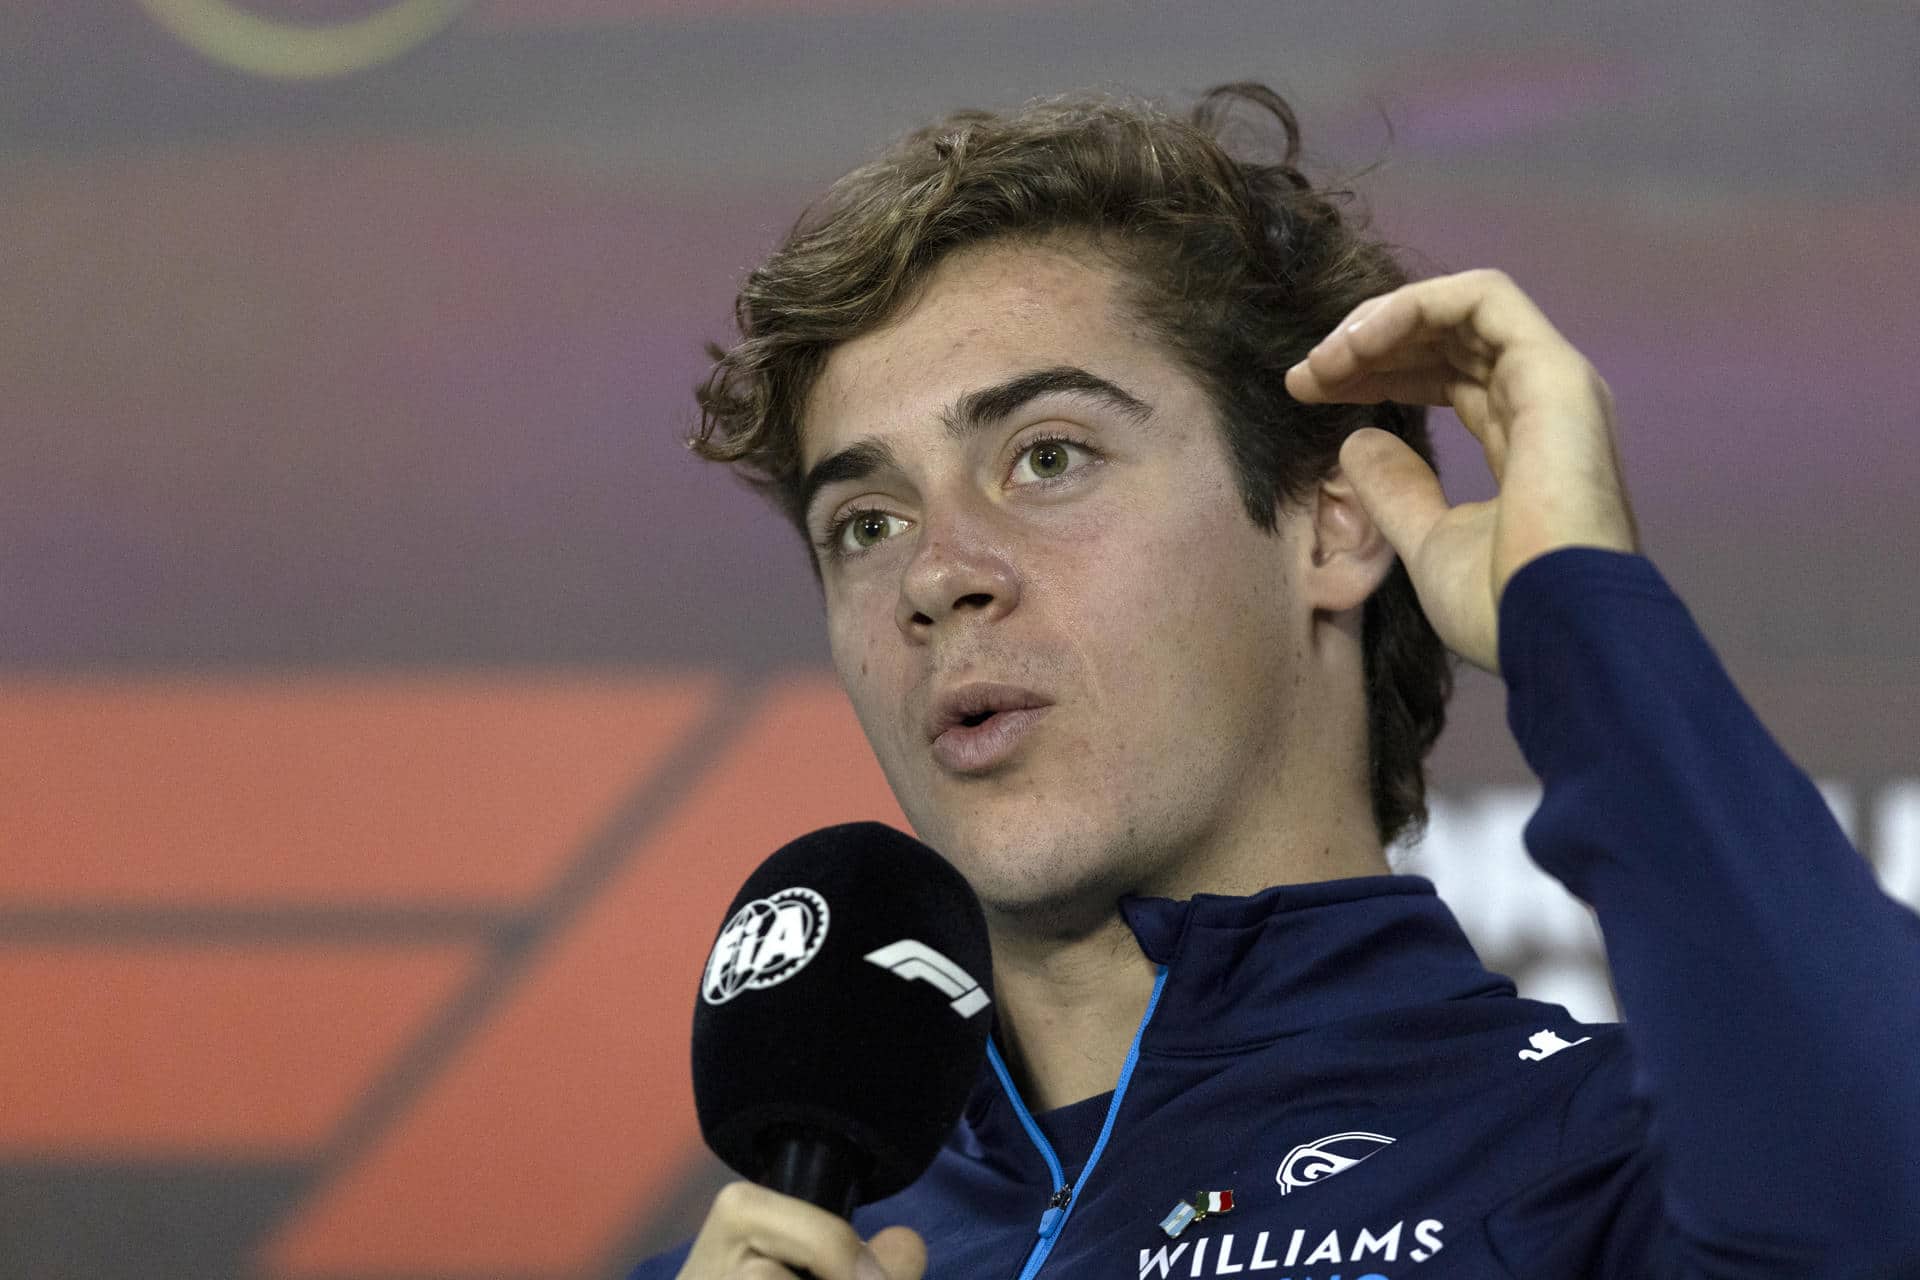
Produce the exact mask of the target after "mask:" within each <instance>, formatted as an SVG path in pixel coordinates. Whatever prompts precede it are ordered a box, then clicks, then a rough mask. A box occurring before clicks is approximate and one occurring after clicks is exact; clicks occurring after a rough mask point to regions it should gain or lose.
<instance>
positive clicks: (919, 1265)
mask: <svg viewBox="0 0 1920 1280" xmlns="http://www.w3.org/2000/svg"><path fill="white" fill-rule="evenodd" d="M867 1248H868V1249H869V1250H871V1251H872V1253H873V1256H874V1257H876V1258H878V1259H879V1260H880V1265H881V1266H883V1267H885V1268H886V1269H887V1280H920V1277H921V1276H922V1275H924V1274H925V1273H926V1270H927V1242H926V1241H924V1240H922V1239H921V1238H920V1235H919V1233H918V1232H916V1231H915V1230H913V1228H911V1227H888V1228H887V1229H886V1230H884V1231H881V1232H878V1233H876V1234H875V1235H874V1237H873V1239H871V1240H869V1241H867Z"/></svg>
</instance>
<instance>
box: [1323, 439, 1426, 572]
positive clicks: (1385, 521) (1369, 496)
mask: <svg viewBox="0 0 1920 1280" xmlns="http://www.w3.org/2000/svg"><path fill="white" fill-rule="evenodd" d="M1340 471H1341V473H1342V474H1343V475H1345V476H1346V477H1347V479H1348V480H1350V481H1352V483H1353V492H1354V496H1355V497H1357V498H1359V499H1360V505H1361V506H1362V507H1363V508H1365V510H1366V513H1367V518H1368V519H1370V520H1372V521H1373V523H1374V526H1375V527H1376V528H1378V529H1379V530H1380V532H1381V533H1382V534H1383V535H1384V536H1385V537H1386V539H1387V541H1388V542H1389V543H1391V544H1392V545H1393V549H1394V550H1395V551H1396V552H1398V553H1399V555H1400V559H1401V561H1402V562H1407V561H1409V560H1410V559H1411V558H1412V556H1413V553H1414V552H1415V551H1416V550H1417V549H1418V548H1419V547H1420V544H1421V543H1423V542H1425V541H1426V537H1427V534H1428V533H1430V532H1431V531H1432V529H1433V526H1434V525H1436V524H1438V523H1439V521H1440V517H1442V516H1444V515H1446V514H1447V495H1446V494H1445V493H1444V492H1443V491H1442V490H1441V488H1440V477H1439V476H1436V475H1435V474H1434V473H1433V468H1432V467H1430V466H1428V465H1427V464H1426V460H1425V459H1423V458H1421V456H1420V455H1419V454H1417V453H1415V452H1414V451H1413V446H1411V445H1409V444H1408V443H1407V442H1406V441H1405V440H1402V439H1401V438H1400V437H1399V436H1396V435H1394V434H1393V433H1392V432H1391V431H1382V430H1380V428H1378V427H1362V428H1360V430H1358V431H1356V432H1354V433H1353V434H1352V435H1350V436H1348V437H1347V439H1346V443H1345V444H1343V445H1341V446H1340Z"/></svg>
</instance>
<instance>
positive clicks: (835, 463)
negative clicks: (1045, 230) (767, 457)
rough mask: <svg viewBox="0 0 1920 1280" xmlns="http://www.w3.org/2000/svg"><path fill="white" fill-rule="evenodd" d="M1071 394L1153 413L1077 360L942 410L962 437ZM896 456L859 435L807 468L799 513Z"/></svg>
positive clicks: (1138, 415) (894, 462)
mask: <svg viewBox="0 0 1920 1280" xmlns="http://www.w3.org/2000/svg"><path fill="white" fill-rule="evenodd" d="M1048 395H1073V396H1079V397H1081V398H1083V399H1088V400H1093V401H1096V402H1098V403H1101V404H1104V405H1106V406H1107V407H1108V408H1111V409H1115V410H1118V411H1119V412H1120V413H1121V414H1122V415H1124V416H1126V417H1128V418H1132V419H1134V420H1135V421H1142V420H1144V419H1146V418H1149V417H1151V416H1152V415H1153V406H1152V405H1150V404H1148V403H1147V402H1146V401H1144V400H1142V399H1140V398H1139V397H1138V396H1136V395H1134V394H1133V393H1132V392H1130V391H1127V390H1126V389H1125V388H1123V387H1120V386H1119V385H1117V384H1115V383H1113V382H1110V381H1108V380H1107V379H1105V378H1103V377H1101V376H1100V375H1099V374H1097V373H1090V372H1088V371H1087V370H1085V369H1082V368H1079V367H1077V366H1075V365H1055V366H1053V367H1052V368H1048V369H1034V370H1032V371H1030V372H1028V373H1020V374H1015V375H1014V376H1013V377H1011V378H1007V379H1005V380H1003V381H1001V382H996V383H994V384H993V385H992V386H989V387H981V388H980V389H979V390H977V391H969V392H968V393H967V394H966V395H964V396H961V397H960V399H958V400H956V401H954V403H953V404H951V405H949V406H947V408H945V409H943V410H942V411H941V413H940V423H941V426H943V427H944V428H945V429H946V433H947V438H948V439H949V440H964V439H965V438H966V437H968V436H970V435H972V434H973V433H975V432H976V431H983V430H985V429H986V428H988V427H991V426H992V425H994V424H995V423H997V422H1004V421H1005V420H1006V419H1008V418H1010V417H1012V416H1013V415H1014V414H1016V413H1018V412H1020V410H1021V409H1023V408H1024V407H1026V405H1027V404H1029V403H1030V402H1032V401H1034V400H1038V399H1039V398H1040V397H1041V396H1048ZM898 465H899V459H898V458H897V457H896V456H895V454H894V452H893V450H892V449H891V448H889V447H888V446H887V444H886V443H885V442H884V441H880V440H872V439H868V440H862V441H859V442H858V443H856V444H851V445H848V446H847V447H846V448H844V449H841V450H840V451H839V452H837V453H830V454H828V455H827V456H826V457H824V458H822V459H820V461H818V462H816V463H814V464H813V466H812V467H811V468H809V469H808V471H807V474H806V478H805V479H804V480H802V481H801V482H800V512H801V514H802V516H803V517H805V516H811V515H812V513H813V500H814V497H815V496H816V495H817V494H818V493H819V492H820V490H821V489H823V488H825V487H826V486H827V485H830V484H837V483H838V482H840V481H842V480H864V479H866V478H867V477H868V476H870V475H872V474H873V473H874V472H876V471H881V470H884V469H886V468H889V467H897V466H898Z"/></svg>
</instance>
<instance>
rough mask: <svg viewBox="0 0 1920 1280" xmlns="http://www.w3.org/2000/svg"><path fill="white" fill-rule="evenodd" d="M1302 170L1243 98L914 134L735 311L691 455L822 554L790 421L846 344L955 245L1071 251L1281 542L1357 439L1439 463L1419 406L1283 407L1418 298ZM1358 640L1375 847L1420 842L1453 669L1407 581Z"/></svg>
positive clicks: (974, 118)
mask: <svg viewBox="0 0 1920 1280" xmlns="http://www.w3.org/2000/svg"><path fill="white" fill-rule="evenodd" d="M1241 104H1247V105H1250V106H1252V107H1254V108H1257V109H1258V111H1257V112H1256V118H1255V119H1254V120H1252V121H1242V120H1240V119H1238V118H1236V117H1235V115H1234V108H1235V107H1236V106H1239V105H1241ZM1262 114H1264V117H1265V118H1264V119H1263V118H1261V115H1262ZM1230 125H1232V126H1234V131H1233V132H1234V136H1235V139H1236V141H1237V140H1238V139H1239V138H1240V137H1241V136H1242V133H1243V132H1244V135H1245V136H1246V137H1247V138H1248V140H1250V141H1251V142H1252V143H1254V144H1255V146H1256V148H1257V147H1258V146H1259V145H1260V144H1262V143H1264V144H1265V145H1267V146H1268V147H1269V148H1271V146H1272V144H1273V143H1274V142H1275V141H1278V142H1280V144H1281V145H1280V146H1279V148H1278V154H1277V155H1268V156H1267V157H1266V158H1264V159H1263V158H1261V157H1260V156H1258V155H1248V156H1246V157H1244V158H1241V157H1236V156H1235V155H1234V154H1232V153H1230V151H1229V149H1228V146H1227V142H1226V138H1227V135H1228V131H1229V126H1230ZM1276 125H1277V127H1278V131H1279V135H1280V136H1279V137H1278V138H1277V139H1276V138H1275V136H1274V132H1273V130H1274V127H1275V126H1276ZM1243 127H1244V129H1243ZM1263 134H1264V136H1263ZM1299 164H1300V127H1299V124H1298V122H1297V120H1296V119H1295V117H1294V114H1293V110H1292V108H1291V107H1289V106H1288V105H1287V103H1286V101H1285V100H1284V99H1282V98H1281V97H1280V96H1279V95H1278V94H1276V93H1275V92H1273V90H1271V89H1268V88H1267V87H1265V86H1264V85H1259V84H1253V83H1234V84H1227V85H1221V86H1219V87H1218V88H1215V89H1212V90H1209V91H1208V92H1207V93H1205V94H1204V95H1202V96H1201V98H1200V99H1199V101H1198V102H1197V103H1196V104H1195V105H1194V106H1193V108H1192V110H1191V112H1190V113H1189V114H1188V115H1187V117H1186V118H1185V119H1182V118H1179V117H1177V116H1175V115H1172V114H1169V113H1168V112H1167V111H1165V110H1164V109H1162V108H1161V107H1159V106H1158V105H1156V104H1153V103H1149V102H1140V101H1135V100H1131V99H1123V98H1117V97H1114V96H1111V95H1106V94H1094V93H1077V94H1070V95H1064V96H1061V97H1055V98H1048V99H1043V100H1039V101H1036V102H1033V103H1029V104H1028V105H1027V106H1025V107H1023V108H1021V109H1020V110H1017V111H1014V112H1010V113H1005V114H1000V113H994V112H988V111H979V110H962V111H956V112H953V113H952V114H950V115H948V116H947V117H946V118H945V119H943V120H940V121H938V122H936V123H934V124H931V125H927V126H925V127H924V128H920V129H916V130H914V131H913V132H911V133H909V134H907V135H905V136H904V137H903V138H901V139H900V140H899V141H898V142H896V143H895V144H893V145H892V146H891V147H890V148H888V149H887V150H886V151H885V152H884V153H883V154H882V155H880V156H879V158H877V159H875V160H874V161H872V162H871V163H869V164H865V165H862V166H861V167H860V168H858V169H855V170H854V171H853V172H851V173H849V174H847V175H846V176H845V177H843V178H841V179H840V180H839V181H838V182H836V183H835V184H834V185H833V186H832V187H831V188H830V189H829V191H828V192H827V194H826V196H825V197H824V198H823V199H822V200H821V201H820V202H819V203H818V204H816V205H815V206H813V207H812V208H810V209H808V210H807V211H806V212H805V213H803V214H802V215H801V217H800V219H799V221H798V222H796V223H795V225H794V227H793V229H792V230H791V231H790V232H789V233H788V235H787V238H786V240H785V241H784V243H782V244H781V246H780V247H779V249H777V250H776V251H775V252H774V253H773V255H772V256H771V257H770V258H768V259H767V261H766V262H765V263H763V264H762V265H761V266H760V267H758V268H757V269H756V270H754V271H753V272H752V273H751V274H750V275H749V276H748V277H747V281H746V284H745V286H744V287H743V288H742V289H741V290H740V294H739V297H738V298H737V299H736V300H735V303H734V320H735V323H736V324H737V326H738V328H739V333H740V340H739V341H738V342H737V343H736V344H735V345H734V346H733V347H732V348H731V349H730V350H728V349H723V348H721V347H720V346H718V345H716V344H712V343H709V344H708V346H707V351H708V354H709V355H711V356H712V357H713V358H714V360H715V361H716V362H717V363H716V364H715V367H714V369H713V371H712V373H711V374H710V375H709V376H708V377H707V379H706V381H705V382H704V384H702V385H701V386H700V387H699V389H698V390H697V392H696V393H695V394H696V398H697V400H698V402H699V405H700V411H701V419H700V425H699V427H698V429H697V430H696V431H695V432H694V434H693V435H692V436H691V437H690V438H689V440H688V441H687V443H688V446H689V447H690V448H691V449H693V450H694V452H696V453H697V454H699V455H700V456H701V457H703V458H708V459H712V460H714V461H719V462H727V463H731V464H734V466H735V469H736V471H737V472H738V473H739V474H741V475H742V476H743V477H744V478H745V479H746V480H747V481H748V482H749V483H750V484H752V485H754V486H755V487H756V488H758V489H759V490H761V491H762V492H763V493H764V494H766V495H767V496H768V497H769V498H770V499H771V500H772V501H773V502H774V503H775V504H776V505H777V506H779V507H780V509H781V510H783V511H784V512H785V513H786V514H787V517H788V518H789V520H791V521H792V523H793V525H794V527H795V528H796V529H797V530H799V532H800V534H801V537H802V539H803V540H807V541H808V543H809V556H810V558H812V548H811V540H810V539H807V531H806V524H805V513H804V511H802V510H801V509H800V502H801V481H802V479H803V477H802V473H801V468H800V458H801V437H800V430H801V421H800V417H801V412H802V409H803V406H804V405H805V403H806V400H807V397H808V394H809V393H810V391H811V390H812V388H813V386H814V383H815V381H816V380H817V379H818V378H819V376H820V373H821V370H822V369H823V368H824V366H825V364H826V360H827V357H828V355H829V353H830V352H831V351H832V350H833V348H834V347H835V346H836V345H837V344H839V343H842V342H845V341H847V340H849V339H851V338H855V337H858V336H860V335H862V334H864V333H867V332H869V331H871V330H873V329H875V328H878V327H879V326H881V325H882V324H884V323H886V322H887V321H888V320H890V319H891V318H892V317H894V316H895V315H896V314H898V313H899V312H900V311H901V310H902V309H903V308H904V307H905V306H906V305H908V303H909V301H910V300H911V298H912V296H913V292H914V289H915V288H916V286H917V285H919V284H920V283H922V282H923V281H924V280H925V279H926V278H927V276H928V274H929V273H930V271H931V270H932V268H933V267H934V265H935V264H936V263H938V262H940V261H941V259H942V258H943V257H944V256H945V255H947V254H949V253H952V252H953V251H955V250H957V249H960V248H962V247H971V246H978V245H983V244H986V243H988V242H990V241H1002V242H1005V241H1011V240H1024V241H1038V240H1045V241H1052V240H1056V239H1059V238H1061V237H1070V238H1072V239H1073V240H1074V241H1075V242H1076V243H1078V244H1080V245H1081V246H1083V247H1084V248H1086V249H1088V250H1091V251H1093V252H1096V253H1098V254H1099V255H1101V256H1103V257H1104V258H1105V259H1106V260H1107V261H1108V262H1110V263H1111V264H1112V265H1113V266H1115V267H1116V268H1118V273H1119V276H1120V279H1121V280H1122V290H1123V292H1122V297H1123V298H1124V300H1125V302H1126V304H1127V305H1128V306H1129V307H1130V308H1131V310H1132V311H1133V313H1134V314H1135V315H1136V316H1137V317H1138V318H1139V319H1140V320H1141V321H1142V322H1143V323H1145V324H1146V325H1147V326H1148V328H1149V330H1150V331H1151V332H1153V333H1154V334H1155V336H1156V337H1157V338H1158V339H1159V340H1160V341H1161V342H1162V343H1164V344H1165V348H1166V350H1167V351H1168V352H1169V353H1170V354H1171V355H1172V356H1173V357H1174V358H1175V360H1176V361H1177V362H1178V363H1179V364H1180V365H1181V366H1182V367H1183V368H1184V369H1185V371H1186V372H1187V373H1188V374H1190V375H1191V376H1192V377H1193V378H1194V379H1195V380H1196V381H1197V382H1198V384H1199V385H1200V386H1201V387H1202V389H1203V390H1205V391H1206V392H1207V394H1208V396H1209V397H1210V399H1211V401H1212V403H1213V405H1214V408H1215V410H1216V412H1217V415H1218V420H1219V424H1220V429H1221V431H1222V433H1223V435H1224V437H1225V440H1226V442H1227V446H1228V450H1229V453H1230V455H1231V457H1232V460H1233V463H1234V467H1235V470H1236V472H1237V475H1238V481H1239V488H1240V494H1241V498H1242V500H1243V501H1244V503H1245V505H1246V509H1247V515H1248V516H1249V518H1251V519H1252V520H1253V522H1254V523H1255V524H1256V525H1257V526H1259V527H1260V528H1262V529H1265V530H1268V531H1269V532H1271V531H1273V530H1274V529H1275V526H1276V512H1277V510H1278V509H1279V508H1280V507H1282V506H1290V505H1291V504H1294V503H1297V502H1300V501H1302V500H1304V499H1306V498H1308V497H1310V496H1311V494H1312V493H1313V490H1314V488H1315V486H1316V485H1317V484H1318V483H1319V481H1320V480H1322V479H1323V478H1325V477H1326V476H1328V475H1329V474H1330V473H1331V472H1332V471H1333V469H1334V468H1335V467H1336V466H1337V464H1338V461H1339V456H1340V446H1341V444H1342V443H1343V442H1344V441H1345V440H1346V438H1347V436H1348V435H1350V434H1351V433H1352V432H1354V431H1355V430H1357V429H1359V428H1361V427H1368V426H1371V427H1381V428H1384V429H1385V430H1388V431H1391V432H1392V433H1393V434H1395V435H1397V436H1399V437H1400V438H1401V439H1403V440H1405V441H1407V442H1408V444H1410V445H1412V446H1413V448H1414V449H1415V450H1416V451H1418V452H1419V454H1420V455H1421V456H1422V457H1423V458H1425V459H1426V460H1427V461H1428V462H1429V463H1431V462H1432V461H1433V448H1432V443H1431V441H1430V440H1429V438H1428V434H1427V427H1426V409H1425V408H1424V407H1423V406H1407V405H1399V404H1392V403H1384V404H1377V405H1306V404H1302V403H1300V402H1299V401H1297V400H1295V399H1294V398H1293V397H1292V396H1290V395H1289V394H1288V393H1287V390H1286V387H1285V382H1284V379H1285V374H1286V371H1287V369H1288V368H1289V367H1290V366H1292V365H1293V364H1294V363H1295V362H1297V361H1298V360H1300V359H1301V358H1302V357H1304V356H1305V355H1306V353H1307V351H1308V349H1309V348H1311V347H1312V346H1313V345H1314V343H1316V342H1318V341H1319V339H1320V338H1321V337H1323V336H1324V335H1325V334H1327V333H1328V332H1329V331H1331V330H1332V328H1333V327H1334V325H1335V324H1337V323H1338V322H1339V321H1340V319H1341V318H1342V317H1344V316H1345V315H1346V314H1347V312H1348V311H1350V310H1351V309H1352V308H1353V307H1355V306H1356V305H1358V304H1359V303H1360V302H1361V301H1363V300H1364V299H1366V298H1369V297H1372V296H1374V295H1376V294H1380V293H1384V292H1386V291H1388V290H1390V289H1393V288H1396V287H1398V286H1399V285H1401V284H1404V283H1406V281H1407V279H1408V277H1407V274H1406V272H1405V271H1404V270H1403V269H1402V268H1401V267H1400V265H1399V264H1398V263H1397V262H1396V261H1395V260H1394V258H1393V256H1392V255H1391V253H1390V252H1389V250H1388V247H1387V246H1386V245H1385V244H1384V243H1383V242H1381V241H1379V240H1377V239H1373V238H1370V237H1368V236H1367V235H1366V234H1365V225H1366V224H1365V219H1364V215H1351V214H1348V215H1343V213H1342V211H1341V208H1340V207H1339V206H1340V205H1342V204H1345V203H1348V202H1350V201H1351V200H1352V198H1353V197H1352V192H1350V191H1347V190H1344V189H1338V188H1331V187H1329V188H1316V187H1315V186H1314V185H1313V184H1312V183H1311V182H1309V181H1308V180H1307V178H1306V177H1304V176H1303V175H1302V173H1301V171H1300V168H1299ZM812 562H813V566H814V573H815V575H816V576H818V575H819V572H820V566H819V563H818V560H817V559H813V560H812ZM1362 627H1363V631H1362V649H1363V654H1364V659H1365V670H1366V699H1367V729H1368V768H1369V773H1370V779H1369V781H1370V786H1371V793H1372V804H1373V816H1374V822H1375V825H1376V826H1377V828H1378V830H1379V835H1380V839H1381V841H1382V843H1383V844H1384V843H1391V842H1392V841H1394V840H1395V839H1396V838H1398V837H1400V836H1402V835H1403V834H1408V833H1417V832H1418V831H1419V830H1420V829H1421V828H1423V827H1424V825H1425V822H1426V817H1427V803H1426V777H1425V772H1424V761H1425V759H1426V756H1427V753H1428V751H1429V750H1430V749H1431V748H1432V746H1433V743H1434V740H1435V739H1436V738H1437V737H1438V736H1439V734H1440V729H1441V726H1442V724H1443V723H1444V722H1445V718H1446V702H1447V698H1448V696H1449V695H1450V694H1451V692H1452V688H1453V666H1452V663H1451V660H1450V658H1449V655H1448V654H1447V651H1446V649H1445V647H1444V646H1443V645H1442V643H1441V641H1440V639H1439V637H1438V636H1437V635H1435V634H1434V631H1433V628H1432V626H1431V625H1430V624H1429V623H1428V622H1427V619H1426V615H1425V614H1424V613H1423V612H1422V611H1421V609H1420V604H1419V601H1418V599H1417V598H1416V597H1415V595H1414V591H1413V583H1412V581H1411V580H1410V579H1409V578H1408V576H1407V572H1406V569H1405V567H1404V566H1403V565H1400V564H1398V563H1396V564H1395V565H1394V567H1393V569H1392V571H1391V573H1390V574H1389V576H1388V577H1387V578H1386V580H1385V581H1384V582H1383V583H1382V584H1381V586H1380V587H1379V589H1378V590H1377V591H1375V593H1374V594H1373V596H1372V597H1370V598H1369V599H1368V601H1367V603H1366V606H1365V609H1364V614H1363V620H1362Z"/></svg>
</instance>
